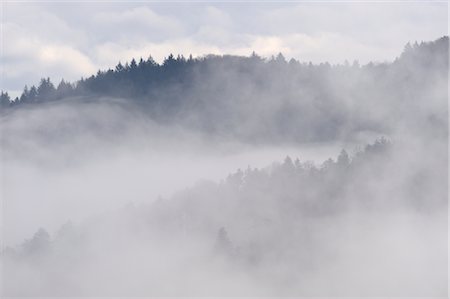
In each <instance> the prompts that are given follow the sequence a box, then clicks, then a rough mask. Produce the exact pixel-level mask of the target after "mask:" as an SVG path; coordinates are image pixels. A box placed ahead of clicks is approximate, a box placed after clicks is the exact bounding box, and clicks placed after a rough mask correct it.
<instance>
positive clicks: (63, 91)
mask: <svg viewBox="0 0 450 299" xmlns="http://www.w3.org/2000/svg"><path fill="white" fill-rule="evenodd" d="M448 43H449V41H448V37H442V38H440V39H437V40H435V41H428V42H421V43H412V44H410V43H408V44H407V45H406V46H405V48H404V50H403V52H402V53H399V54H398V57H397V58H395V60H393V61H392V62H371V63H368V64H361V65H360V63H359V62H357V61H355V62H352V63H347V62H346V63H344V64H334V65H332V64H330V63H328V62H326V63H320V64H313V63H311V62H302V61H298V60H295V59H291V60H289V61H287V60H286V59H285V58H284V56H283V55H282V54H281V53H280V54H279V55H278V56H275V57H271V58H264V57H261V56H259V55H257V54H256V53H253V54H252V55H250V56H248V57H244V56H233V55H206V56H201V57H195V58H194V57H192V56H190V57H188V58H186V57H184V56H182V55H178V56H177V57H175V56H174V55H172V54H170V55H169V56H167V58H166V59H165V60H164V61H163V62H162V63H157V62H155V60H153V58H152V57H151V56H150V57H149V58H147V59H143V58H141V59H139V58H137V59H136V60H135V59H133V60H131V61H130V62H124V63H119V64H117V65H116V66H115V67H114V68H112V69H108V70H100V71H98V73H97V74H95V75H92V76H90V77H87V78H82V79H80V80H79V81H76V82H73V83H69V82H66V81H61V82H60V83H59V84H57V85H56V86H55V85H54V84H53V83H52V82H51V80H50V79H49V78H44V79H42V80H41V82H40V83H39V84H38V86H37V87H36V86H31V87H28V86H26V87H25V88H24V90H23V92H22V93H21V95H19V96H17V97H16V98H14V99H13V98H11V96H10V95H9V94H8V93H7V92H6V91H5V92H3V91H2V93H1V96H0V128H1V162H0V166H1V175H2V183H1V184H2V185H1V187H2V224H1V225H2V239H3V240H2V248H1V266H2V271H1V273H2V274H1V276H2V277H1V279H2V283H1V295H2V296H5V297H46V296H56V297H66V296H67V297H68V296H70V297H87V296H94V297H95V296H99V297H105V296H112V297H122V296H123V297H130V296H150V297H161V296H165V297H175V296H188V297H189V296H190V297H196V296H204V297H205V296H206V297H227V296H240V297H245V296H252V297H255V296H256V297H287V296H330V297H333V296H340V297H345V296H349V297H363V296H372V297H373V296H377V297H381V296H393V297H396V296H398V297H408V296H411V297H445V296H446V295H447V289H448V276H447V275H448V274H447V265H448V257H447V255H448V238H447V236H448V223H447V220H448V203H447V197H448V174H447V172H448V164H447V162H448V103H447V101H448V95H447V92H448Z"/></svg>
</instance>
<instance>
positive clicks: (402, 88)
mask: <svg viewBox="0 0 450 299" xmlns="http://www.w3.org/2000/svg"><path fill="white" fill-rule="evenodd" d="M447 69H448V37H442V38H440V39H438V40H436V41H433V42H422V43H420V44H418V43H414V44H413V45H411V44H407V45H406V46H405V49H404V51H403V53H401V55H400V56H399V57H398V58H397V59H396V60H395V61H394V62H392V63H378V64H374V63H369V64H367V65H363V66H361V65H360V64H359V63H358V62H357V61H355V62H353V63H345V64H343V65H333V66H332V65H330V64H329V63H321V64H318V65H314V64H311V63H302V62H299V61H297V60H294V59H291V60H290V61H286V60H285V58H284V57H283V55H282V54H279V55H278V56H277V57H273V58H271V59H263V58H261V57H259V56H257V55H256V54H253V55H251V56H250V57H240V56H230V55H225V56H216V55H209V56H206V57H202V58H192V57H191V56H190V57H189V58H187V59H186V58H185V57H183V56H177V57H174V56H173V55H169V56H168V57H167V58H166V59H165V60H164V62H163V63H162V64H158V63H156V62H155V61H154V60H153V59H152V58H151V57H150V58H148V59H147V60H144V59H142V58H141V59H140V60H139V61H136V60H135V59H133V60H132V61H131V62H129V63H128V62H127V63H125V64H121V63H119V64H118V65H117V66H116V67H115V69H109V70H107V71H99V72H98V73H97V74H96V75H93V76H91V77H89V78H86V79H81V80H80V81H78V82H75V83H67V82H65V81H62V82H60V83H59V84H58V85H57V87H55V85H54V84H53V83H52V82H51V81H50V79H49V78H47V79H42V80H41V82H40V84H39V86H38V87H35V86H32V87H30V88H28V87H25V89H24V91H23V93H22V95H21V96H20V97H19V98H16V99H15V100H13V101H10V99H9V96H8V94H7V93H4V92H2V94H1V98H0V103H1V105H0V106H1V107H2V108H3V110H6V109H11V108H12V109H17V108H19V107H22V106H23V105H32V104H37V103H41V102H49V101H57V100H61V99H64V98H74V99H79V98H81V97H82V98H85V99H88V102H89V100H92V101H95V100H96V99H98V98H121V99H126V100H127V102H129V103H130V104H133V105H134V104H137V105H139V107H140V109H141V110H143V111H145V112H146V113H147V114H148V116H149V117H151V118H152V119H153V120H156V121H159V122H163V123H176V124H179V125H182V126H186V127H189V128H194V129H197V130H201V131H202V132H208V133H219V134H220V135H224V136H226V135H229V136H233V137H238V138H244V139H247V140H260V139H261V138H262V136H267V135H269V136H272V137H273V138H276V139H279V140H285V139H289V140H301V141H312V140H330V139H336V138H345V137H346V136H348V135H349V134H350V135H351V134H352V133H354V132H359V131H374V132H383V133H389V130H390V129H391V128H393V127H394V126H393V125H391V121H393V122H395V124H396V125H398V121H402V122H405V123H406V124H407V125H408V122H409V121H408V119H409V117H410V116H414V117H416V120H417V117H419V119H422V120H424V121H429V120H431V121H432V122H433V124H432V125H436V124H438V125H443V124H445V123H446V121H445V119H446V111H442V109H440V108H439V109H437V108H436V106H439V105H440V104H441V103H442V101H445V99H446V95H447V88H446V86H447V85H446V84H447ZM400 83H401V84H400ZM431 95H432V97H433V99H429V98H430V96H431ZM84 102H86V101H84ZM436 104H438V105H436ZM424 105H425V106H426V107H424ZM394 111H395V113H394ZM416 120H415V122H416ZM421 125H422V124H421Z"/></svg>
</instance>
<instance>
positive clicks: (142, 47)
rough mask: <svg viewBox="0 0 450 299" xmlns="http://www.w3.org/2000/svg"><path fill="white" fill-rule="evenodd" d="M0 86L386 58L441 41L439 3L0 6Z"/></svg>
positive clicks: (443, 16)
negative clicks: (171, 61)
mask: <svg viewBox="0 0 450 299" xmlns="http://www.w3.org/2000/svg"><path fill="white" fill-rule="evenodd" d="M1 3H2V4H0V5H1V8H2V13H1V15H2V34H1V35H2V43H1V46H2V49H1V50H2V53H1V55H2V62H1V67H2V70H1V72H2V80H1V85H0V89H2V90H7V91H9V92H10V93H11V94H12V95H14V96H15V95H17V94H18V93H19V91H20V90H21V89H22V88H23V86H24V85H25V84H28V85H33V84H37V83H38V81H39V79H40V78H41V77H47V76H49V77H50V78H52V80H53V81H54V82H56V83H57V82H58V81H59V80H60V79H61V78H64V79H67V80H71V81H73V80H77V79H79V78H80V77H82V76H89V75H90V74H93V73H96V72H97V70H98V69H107V68H110V67H114V66H115V65H116V64H117V62H118V61H122V62H124V61H127V60H130V59H131V58H133V57H136V58H139V57H141V56H142V57H144V58H147V57H148V56H149V55H150V54H151V55H152V56H153V57H154V58H155V60H157V61H161V60H162V59H163V58H164V57H165V56H167V55H168V54H169V53H174V54H184V55H189V54H193V55H194V56H199V55H204V54H208V53H214V54H225V53H227V54H238V55H249V54H251V52H252V51H255V52H256V53H258V54H260V55H261V56H264V57H269V56H270V55H276V54H277V53H278V52H282V53H283V54H284V55H285V56H286V57H287V58H291V57H294V58H296V59H298V60H300V61H312V62H322V61H329V62H331V63H341V62H343V61H344V60H346V59H347V60H349V61H350V62H351V61H353V60H355V59H357V60H359V61H360V62H361V63H367V62H369V61H390V60H393V59H394V58H395V57H396V56H397V55H399V53H400V52H401V51H402V49H403V47H404V45H405V44H406V43H407V42H408V41H416V40H417V41H419V42H420V41H429V40H434V39H437V38H439V37H441V36H443V35H447V30H448V29H447V28H448V25H447V15H448V8H447V3H444V2H440V3H438V2H434V3H425V2H398V1H397V2H392V3H380V2H379V3H367V2H366V3H355V2H353V3H351V2H347V3H330V2H328V3H324V2H320V3H317V2H316V3H307V2H297V3H274V2H271V3H268V2H266V3H249V2H247V3H237V2H235V3H217V2H216V3H212V2H211V3H198V2H197V3H180V2H178V3H162V2H160V3H155V2H154V3H142V2H140V3H119V2H109V3H107V2H97V3H86V2H79V3H67V2H66V3H61V2H60V3H57V2H47V3H42V2H40V3H19V2H16V3H14V2H8V3H5V2H1Z"/></svg>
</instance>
